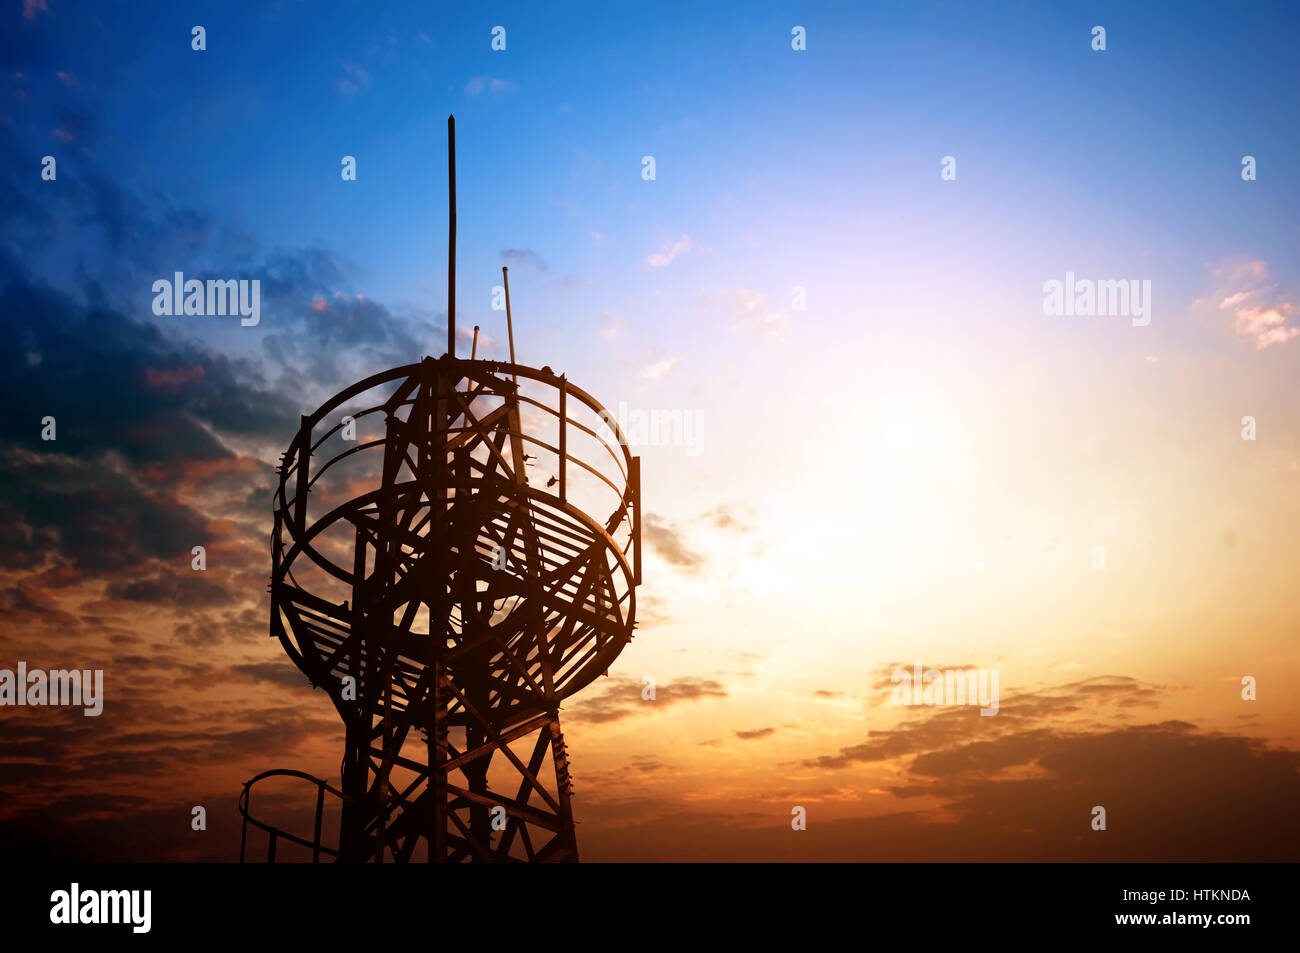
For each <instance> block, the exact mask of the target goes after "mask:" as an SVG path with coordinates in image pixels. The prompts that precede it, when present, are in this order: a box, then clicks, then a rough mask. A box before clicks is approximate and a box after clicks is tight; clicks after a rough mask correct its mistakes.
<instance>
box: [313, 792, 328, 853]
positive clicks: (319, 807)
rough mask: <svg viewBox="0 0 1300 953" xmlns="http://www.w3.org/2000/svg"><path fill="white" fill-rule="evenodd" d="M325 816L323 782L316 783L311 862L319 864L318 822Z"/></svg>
mask: <svg viewBox="0 0 1300 953" xmlns="http://www.w3.org/2000/svg"><path fill="white" fill-rule="evenodd" d="M324 815H325V782H324V781H317V782H316V834H315V836H313V837H312V839H311V862H312V863H313V864H319V863H320V822H321V819H322V818H323V817H324Z"/></svg>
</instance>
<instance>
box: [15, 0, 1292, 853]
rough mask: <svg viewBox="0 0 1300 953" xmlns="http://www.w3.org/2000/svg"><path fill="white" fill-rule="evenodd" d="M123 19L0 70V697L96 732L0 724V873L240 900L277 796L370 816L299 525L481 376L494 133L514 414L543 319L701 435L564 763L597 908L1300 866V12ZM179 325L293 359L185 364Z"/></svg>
mask: <svg viewBox="0 0 1300 953" xmlns="http://www.w3.org/2000/svg"><path fill="white" fill-rule="evenodd" d="M129 7H130V9H129V10H128V9H118V8H105V7H102V6H101V5H98V4H89V3H86V4H74V3H65V2H62V0H25V2H24V3H23V4H21V5H19V4H12V5H11V6H10V9H9V10H8V11H7V12H6V13H5V28H4V30H3V31H0V160H2V168H0V172H2V173H3V178H2V179H0V221H3V232H2V233H0V319H2V320H0V335H3V342H2V344H3V346H0V396H2V398H3V408H4V412H3V414H2V415H0V620H2V621H0V669H3V668H8V669H13V668H15V667H16V666H17V663H18V662H19V661H20V660H23V661H26V662H27V663H28V665H29V666H30V667H33V668H38V667H40V668H72V667H76V668H102V669H103V670H104V672H105V686H106V699H105V704H104V713H103V715H102V716H100V717H99V718H86V717H83V715H82V713H81V712H80V710H60V709H54V708H46V709H33V708H24V709H17V708H3V709H0V720H3V730H2V731H0V852H3V853H12V854H15V855H19V854H22V855H32V856H57V857H67V858H76V859H107V858H116V859H207V860H233V859H235V858H236V857H237V853H238V815H237V813H236V811H235V802H236V798H237V796H238V793H239V788H240V784H241V783H242V782H243V781H244V780H246V779H248V778H249V777H251V776H253V775H254V774H256V773H258V772H260V771H263V770H266V769H268V768H273V767H294V768H299V769H302V770H306V771H309V772H311V773H314V774H316V775H318V776H321V777H325V778H328V779H330V780H331V781H336V780H337V776H338V769H339V758H340V754H341V750H342V735H343V732H342V725H341V722H340V721H339V719H338V716H337V715H336V714H335V712H334V710H333V708H332V707H331V705H330V704H329V702H328V699H327V698H326V697H325V695H324V694H323V693H321V692H313V691H312V689H311V688H310V686H309V685H308V684H307V681H306V678H305V677H304V676H303V675H302V674H301V673H300V672H299V671H298V670H297V669H296V668H295V667H294V666H293V664H292V663H291V662H290V661H289V659H288V658H286V657H285V654H284V652H283V650H282V649H281V647H280V645H279V643H278V642H276V641H275V640H273V639H271V638H270V637H269V636H268V601H267V595H266V584H267V578H268V575H269V572H270V561H269V555H268V547H267V537H268V534H269V532H270V528H271V518H272V517H271V493H272V489H273V486H274V484H275V473H274V467H275V465H276V462H277V458H278V455H279V454H280V453H281V452H282V451H283V450H284V448H285V447H286V446H287V445H288V443H289V441H290V440H291V438H292V436H293V433H294V430H295V428H296V426H297V422H298V419H299V415H300V414H302V413H305V412H310V411H311V410H313V409H314V408H315V407H317V406H318V405H319V404H320V403H321V402H322V400H323V399H325V398H326V397H328V396H329V395H330V394H333V393H335V392H337V391H339V390H341V389H342V388H344V387H345V386H347V385H348V384H350V383H351V382H353V381H355V380H357V379H359V378H361V377H364V376H366V375H369V374H372V373H375V372H378V371H381V370H384V369H386V368H389V367H393V366H396V365H401V364H406V363H410V362H414V361H416V360H418V359H419V358H420V357H422V356H423V355H425V354H430V355H433V356H435V357H436V356H438V355H440V354H441V353H443V351H444V350H445V341H446V330H445V329H446V324H445V321H446V316H445V308H446V283H447V271H446V252H447V249H446V226H447V210H446V199H447V196H446V174H447V158H446V143H445V129H446V126H445V122H446V117H447V115H448V114H449V113H454V114H455V116H456V123H457V146H458V156H457V167H458V169H457V171H458V185H459V235H460V241H459V251H458V268H457V289H458V327H459V329H460V331H461V332H462V335H467V334H468V333H469V332H470V329H471V328H472V327H473V326H474V325H475V324H478V325H481V328H482V331H481V337H480V342H479V347H480V353H481V354H482V353H486V355H487V356H489V357H491V358H494V359H500V360H504V359H505V358H506V356H507V353H508V352H507V348H506V344H505V338H506V328H505V316H504V312H500V311H495V310H493V309H492V295H493V288H494V286H496V285H498V284H499V283H500V277H501V276H500V269H501V266H502V265H508V266H509V267H510V277H511V297H512V305H513V310H514V324H515V339H516V347H517V351H518V358H519V361H520V362H522V363H524V364H529V365H532V366H536V367H540V366H542V365H549V366H551V367H552V368H554V369H555V370H556V371H557V372H565V373H567V374H568V376H569V378H570V379H571V380H573V381H574V382H575V383H576V384H578V385H579V386H580V387H582V388H583V389H585V390H586V391H587V392H589V393H591V394H592V395H593V396H595V397H596V398H597V399H598V400H600V401H602V402H603V403H604V404H605V405H606V406H607V407H610V408H611V409H614V408H617V407H618V406H619V405H620V403H621V404H624V405H625V406H626V407H627V408H629V409H630V410H633V411H636V410H641V411H651V410H661V411H680V412H681V413H682V414H684V415H687V416H688V417H689V418H690V419H691V420H693V421H698V422H699V431H698V434H696V436H697V437H698V441H697V442H696V443H695V444H694V445H692V446H683V445H680V442H679V444H678V445H666V446H665V445H643V446H636V447H634V448H633V452H635V453H638V454H640V455H641V458H642V468H643V469H642V488H643V494H644V500H645V510H646V514H647V515H646V520H645V544H646V561H645V572H644V584H643V586H642V587H641V588H640V589H639V590H638V594H637V600H638V619H639V624H638V628H637V638H636V640H635V641H634V642H633V643H632V644H631V645H630V646H629V648H628V649H627V650H626V651H625V652H624V653H623V655H622V656H621V657H620V659H619V661H618V662H617V664H616V665H615V666H614V668H612V669H611V671H610V674H609V677H608V678H605V679H600V680H598V681H596V682H595V683H593V684H592V685H591V686H589V687H588V689H587V690H586V691H584V692H582V693H580V694H579V695H577V696H575V697H573V698H571V699H569V700H568V701H567V703H566V705H565V707H564V708H563V710H562V712H561V717H562V720H563V725H564V730H565V735H566V740H567V741H568V745H569V750H570V753H571V755H572V758H573V772H574V778H575V786H576V797H575V802H574V804H575V812H576V816H577V819H578V821H579V826H578V843H579V848H580V850H581V852H582V856H583V859H585V860H598V861H599V860H619V861H622V860H795V859H797V860H1023V859H1034V860H1078V859H1105V860H1256V859H1269V860H1279V859H1286V860H1296V859H1300V821H1297V819H1296V813H1295V810H1294V805H1295V804H1296V803H1297V797H1298V796H1300V776H1298V775H1297V767H1298V766H1300V728H1298V726H1300V692H1297V691H1296V690H1295V687H1296V685H1297V683H1298V682H1300V599H1298V598H1297V592H1298V591H1300V587H1298V586H1297V582H1296V566H1297V565H1300V534H1298V533H1297V530H1298V529H1300V402H1298V401H1297V393H1300V390H1298V387H1297V380H1298V379H1300V308H1298V306H1297V300H1298V297H1300V241H1298V240H1297V239H1298V238H1300V234H1298V226H1297V223H1298V222H1300V166H1297V156H1300V129H1298V127H1297V123H1296V106H1297V103H1298V102H1300V78H1297V74H1296V70H1295V65H1294V45H1295V36H1296V29H1297V27H1298V26H1300V14H1298V13H1297V8H1296V7H1295V6H1294V5H1292V4H1286V3H1252V4H1249V5H1233V6H1231V7H1228V8H1225V7H1224V5H1223V4H1221V3H1214V4H1212V3H1192V2H1189V3H1179V4H1172V3H1170V4H1156V3H1144V4H1133V3H1072V4H1051V5H1048V4H1037V3H1031V2H1023V3H1014V2H1007V3H989V4H959V3H952V2H946V3H933V2H927V3H916V4H908V5H906V6H905V8H903V9H900V7H904V5H899V4H887V5H872V6H871V7H869V8H868V7H864V6H863V5H861V4H853V3H845V4H810V5H806V6H799V5H797V4H796V5H784V4H782V5H772V4H763V3H759V4H753V3H745V4H742V3H721V4H711V5H707V7H706V6H705V5H699V6H698V7H697V6H694V5H692V6H690V7H688V8H687V9H686V11H683V10H682V9H680V8H676V7H674V6H673V5H669V4H635V5H626V6H624V5H615V7H614V8H613V9H611V7H610V5H607V4H565V5H564V9H563V10H559V9H555V8H553V7H551V6H539V5H537V4H510V3H499V4H493V5H489V6H487V7H483V6H482V5H468V7H467V8H466V9H461V8H460V7H459V6H458V5H439V6H438V8H437V9H434V8H433V7H432V6H431V5H430V4H425V3H409V4H396V5H392V8H391V9H389V10H387V11H384V10H379V9H377V8H376V7H377V5H372V4H364V3H355V4H354V3H335V4H307V3H298V2H288V0H285V2H278V3H275V4H272V5H269V6H268V9H267V11H266V12H264V13H251V12H244V11H242V10H241V11H238V12H236V11H233V10H231V9H229V5H226V4H215V3H214V4H198V5H186V6H184V7H183V8H182V7H178V6H177V5H174V4H161V3H140V4H131V5H129ZM195 24H201V25H203V26H204V27H205V29H206V42H207V49H206V50H205V51H202V52H199V51H195V50H193V49H191V28H192V27H193V26H194V25H195ZM496 25H503V26H504V27H505V28H506V31H507V48H506V50H505V51H503V52H496V51H493V50H492V49H491V47H490V43H491V39H492V37H491V32H490V31H491V30H492V28H493V27H494V26H496ZM796 25H800V26H803V27H804V28H805V29H806V36H807V49H806V50H803V51H794V50H792V49H791V30H792V28H793V27H795V26H796ZM1095 25H1102V26H1104V27H1105V28H1106V50H1105V51H1094V50H1093V49H1092V33H1091V31H1092V29H1093V27H1094V26H1095ZM44 156H53V157H54V158H55V159H56V161H57V178H56V179H55V180H54V181H44V180H42V177H41V168H42V157H44ZM344 156H352V157H354V158H355V160H356V169H357V177H356V180H355V181H344V180H343V179H342V178H341V176H340V168H341V160H342V158H343V157H344ZM645 156H652V157H653V158H654V164H655V178H654V179H653V180H652V181H647V180H646V179H644V178H643V176H642V169H643V157H645ZM945 156H952V157H954V158H955V161H956V173H957V174H956V178H955V179H954V180H951V181H945V180H943V179H942V178H941V176H940V171H941V160H942V159H943V157H945ZM1244 156H1253V157H1254V158H1255V160H1256V167H1257V178H1256V180H1254V181H1244V180H1243V178H1242V159H1243V157H1244ZM177 271H180V272H184V273H185V274H186V276H187V277H201V276H206V277H221V278H249V279H252V278H257V279H260V280H261V283H262V284H261V287H262V302H261V320H260V323H259V324H258V325H257V326H256V327H241V325H240V322H239V319H238V318H231V317H198V316H179V317H177V316H171V317H167V316H162V317H160V316H156V315H154V313H153V311H152V308H151V302H152V299H153V292H152V290H151V289H152V284H153V282H154V281H155V280H157V279H160V278H167V279H170V278H171V277H172V275H173V274H174V273H175V272H177ZM1067 272H1069V273H1073V274H1074V275H1076V276H1078V277H1079V278H1088V279H1107V280H1109V279H1139V280H1149V281H1150V282H1151V288H1152V299H1151V300H1152V315H1151V321H1150V324H1149V325H1147V326H1145V327H1142V326H1135V325H1134V324H1133V323H1132V322H1131V321H1130V319H1129V318H1128V317H1124V316H1095V317H1086V316H1049V315H1047V314H1045V313H1044V308H1043V299H1044V287H1043V286H1044V283H1045V282H1048V281H1052V280H1062V281H1063V280H1064V279H1065V277H1066V274H1067ZM801 305H803V306H801ZM461 348H462V349H463V354H468V350H469V343H468V341H467V340H462V342H461ZM47 415H49V416H53V417H55V418H56V420H57V427H58V429H57V440H56V441H54V442H49V441H43V440H42V439H41V420H42V418H43V417H45V416H47ZM1244 417H1252V418H1253V419H1254V427H1255V439H1254V440H1246V439H1243V418H1244ZM195 545H204V546H205V547H206V549H207V561H208V568H207V570H206V571H205V572H201V573H200V572H195V571H193V570H192V569H191V568H190V562H191V558H192V557H191V548H192V547H193V546H195ZM1097 547H1102V548H1104V559H1105V568H1104V569H1103V570H1098V569H1095V568H1094V565H1095V564H1096V559H1097V557H1096V553H1097ZM914 663H919V664H921V665H922V666H924V667H925V668H939V669H941V668H953V667H976V668H984V669H996V670H997V671H998V672H999V674H1000V691H1001V699H1000V710H999V712H998V714H997V715H996V716H993V717H981V716H980V715H979V712H978V710H976V709H974V708H954V707H946V708H945V707H939V708H910V709H905V708H899V707H896V706H894V705H892V704H891V703H890V688H891V684H890V673H891V672H892V671H893V670H894V669H895V668H896V667H897V666H899V665H900V664H901V665H903V666H906V667H908V668H910V667H911V666H912V665H913V664H914ZM1244 676H1253V677H1254V678H1255V679H1256V680H1257V684H1258V689H1257V690H1258V699H1257V700H1255V701H1245V700H1243V698H1242V678H1243V677H1244ZM647 677H650V678H653V679H654V680H655V683H656V685H657V692H656V698H655V700H654V701H644V700H642V685H643V680H644V679H645V678H647ZM196 804H202V805H204V806H206V808H207V810H208V814H209V829H208V830H207V831H206V832H195V831H192V830H191V829H190V811H191V807H192V806H193V805H196ZM1094 805H1104V806H1105V807H1106V810H1107V815H1108V827H1107V830H1105V831H1104V832H1101V831H1094V830H1092V829H1091V827H1090V821H1091V814H1090V811H1091V810H1092V808H1093V806H1094ZM796 806H802V807H804V808H806V811H807V818H808V828H807V830H806V831H794V830H792V829H791V811H792V809H793V808H794V807H796Z"/></svg>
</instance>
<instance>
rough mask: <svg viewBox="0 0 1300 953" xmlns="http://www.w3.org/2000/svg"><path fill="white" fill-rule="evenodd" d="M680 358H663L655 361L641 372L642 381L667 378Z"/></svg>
mask: <svg viewBox="0 0 1300 953" xmlns="http://www.w3.org/2000/svg"><path fill="white" fill-rule="evenodd" d="M680 360H681V358H677V357H665V358H664V359H663V360H661V361H655V362H654V363H653V364H650V365H649V366H647V367H646V368H644V369H643V370H642V371H641V378H642V380H647V381H657V380H659V379H660V378H661V377H667V376H668V375H669V374H671V373H672V372H673V371H674V370H676V368H677V364H678V362H679V361H680Z"/></svg>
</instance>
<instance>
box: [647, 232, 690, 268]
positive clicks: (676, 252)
mask: <svg viewBox="0 0 1300 953" xmlns="http://www.w3.org/2000/svg"><path fill="white" fill-rule="evenodd" d="M691 247H692V245H691V236H690V235H687V234H685V233H684V232H683V233H682V237H681V238H679V239H677V241H675V242H664V243H663V244H662V245H660V246H659V251H657V252H654V253H653V254H650V255H647V256H646V260H645V263H646V266H647V267H648V268H664V267H666V266H668V265H671V264H672V263H673V261H674V260H675V259H676V258H677V257H678V256H680V255H684V254H686V253H687V252H688V251H690V250H691Z"/></svg>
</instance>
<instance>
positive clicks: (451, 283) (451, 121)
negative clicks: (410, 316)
mask: <svg viewBox="0 0 1300 953" xmlns="http://www.w3.org/2000/svg"><path fill="white" fill-rule="evenodd" d="M447 204H448V207H449V208H450V214H449V215H448V216H447V355H448V356H449V357H455V356H456V117H455V116H448V117H447Z"/></svg>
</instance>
